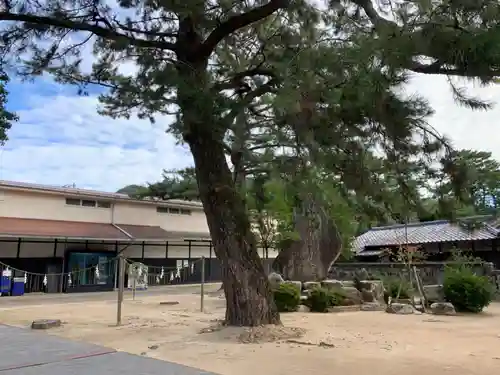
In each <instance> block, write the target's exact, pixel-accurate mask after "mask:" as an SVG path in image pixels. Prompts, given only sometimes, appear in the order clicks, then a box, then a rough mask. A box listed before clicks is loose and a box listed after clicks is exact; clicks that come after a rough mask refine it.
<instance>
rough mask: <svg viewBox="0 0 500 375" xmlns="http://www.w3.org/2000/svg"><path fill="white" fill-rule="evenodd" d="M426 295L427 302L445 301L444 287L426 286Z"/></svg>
mask: <svg viewBox="0 0 500 375" xmlns="http://www.w3.org/2000/svg"><path fill="white" fill-rule="evenodd" d="M424 294H425V298H426V299H427V302H430V303H433V302H441V301H443V300H444V291H443V286H442V285H424Z"/></svg>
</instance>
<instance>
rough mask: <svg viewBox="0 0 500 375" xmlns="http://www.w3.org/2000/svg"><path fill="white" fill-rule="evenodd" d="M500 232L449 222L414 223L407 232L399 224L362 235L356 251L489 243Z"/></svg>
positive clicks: (358, 239) (356, 241)
mask: <svg viewBox="0 0 500 375" xmlns="http://www.w3.org/2000/svg"><path fill="white" fill-rule="evenodd" d="M499 233H500V231H499V230H498V229H496V228H494V227H492V226H490V225H488V224H483V225H482V226H481V228H479V229H475V230H473V231H472V232H470V231H468V230H466V229H465V228H463V227H462V226H460V225H459V224H456V223H450V222H449V221H446V220H438V221H429V222H425V223H411V224H408V225H407V226H406V230H405V225H404V224H398V225H391V226H386V227H376V228H372V229H370V230H369V231H368V232H366V233H363V234H362V235H361V236H358V237H357V238H356V239H355V240H354V244H353V250H354V251H355V252H356V253H359V252H362V251H363V250H364V249H365V248H366V247H371V246H391V245H392V246H394V245H404V244H406V243H408V244H413V245H416V244H424V243H437V242H458V241H478V240H490V239H493V238H496V237H497V236H498V235H499ZM406 237H408V240H406Z"/></svg>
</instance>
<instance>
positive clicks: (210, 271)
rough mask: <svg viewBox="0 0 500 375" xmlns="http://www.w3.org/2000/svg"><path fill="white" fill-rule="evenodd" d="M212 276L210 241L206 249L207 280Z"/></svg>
mask: <svg viewBox="0 0 500 375" xmlns="http://www.w3.org/2000/svg"><path fill="white" fill-rule="evenodd" d="M211 276H212V241H210V245H209V248H208V279H209V280H210V278H211Z"/></svg>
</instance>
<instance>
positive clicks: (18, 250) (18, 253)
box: [17, 237, 22, 258]
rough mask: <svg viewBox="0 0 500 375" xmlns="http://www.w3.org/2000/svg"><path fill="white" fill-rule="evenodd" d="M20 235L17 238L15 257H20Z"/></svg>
mask: <svg viewBox="0 0 500 375" xmlns="http://www.w3.org/2000/svg"><path fill="white" fill-rule="evenodd" d="M21 242H22V240H21V237H19V238H18V239H17V258H20V257H21Z"/></svg>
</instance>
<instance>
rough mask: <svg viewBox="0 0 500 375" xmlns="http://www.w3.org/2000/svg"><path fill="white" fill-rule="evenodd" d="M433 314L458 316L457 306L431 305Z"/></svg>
mask: <svg viewBox="0 0 500 375" xmlns="http://www.w3.org/2000/svg"><path fill="white" fill-rule="evenodd" d="M431 313H432V314H434V315H456V313H457V312H456V311H455V306H453V304H451V303H450V302H434V303H433V304H432V305H431Z"/></svg>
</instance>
